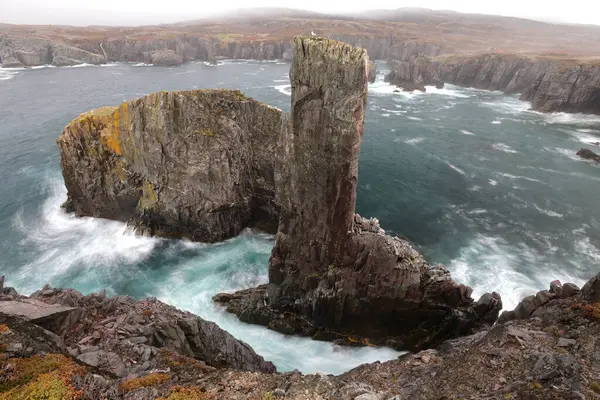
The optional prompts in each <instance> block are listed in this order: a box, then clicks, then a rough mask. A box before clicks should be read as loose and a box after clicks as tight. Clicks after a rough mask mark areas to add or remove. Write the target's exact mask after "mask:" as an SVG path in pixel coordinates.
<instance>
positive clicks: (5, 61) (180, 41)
mask: <svg viewBox="0 0 600 400" xmlns="http://www.w3.org/2000/svg"><path fill="white" fill-rule="evenodd" d="M238 36H241V35H236V34H231V35H222V36H221V37H219V36H216V37H211V36H208V37H206V36H199V35H190V34H169V35H166V34H165V35H163V34H161V33H160V32H158V33H154V34H150V35H134V36H132V37H126V38H122V37H114V38H109V39H81V40H77V41H76V42H73V43H70V42H69V41H68V40H67V41H60V40H51V39H43V38H27V37H25V38H24V37H22V36H8V35H7V36H5V37H0V64H2V65H3V66H4V67H10V66H13V67H14V66H18V67H22V66H36V65H45V64H53V65H56V66H63V65H74V64H81V63H89V64H101V63H106V62H109V61H124V62H145V63H153V61H157V62H156V65H178V64H181V63H183V62H185V61H189V60H204V61H209V62H212V61H214V60H215V57H223V58H233V59H254V60H274V59H283V60H291V58H292V41H291V40H288V39H279V40H278V39H272V40H271V39H261V40H247V39H244V38H242V37H238ZM286 36H288V37H289V35H286ZM327 36H328V37H331V38H334V39H339V40H343V41H346V42H347V43H349V44H352V45H354V46H358V47H363V48H365V49H366V50H367V51H368V52H369V54H371V56H372V58H373V59H396V60H408V59H410V58H411V57H415V56H429V57H435V56H437V55H439V54H441V52H442V47H441V46H440V45H438V44H434V43H428V42H425V41H414V40H410V41H405V40H401V39H398V38H394V37H392V36H371V35H339V34H335V33H333V32H331V33H328V34H327ZM167 55H168V57H167ZM166 57H167V58H168V59H169V60H170V61H169V62H168V63H166V64H165V63H162V62H161V61H162V60H163V59H165V58H166ZM54 59H56V61H54Z"/></svg>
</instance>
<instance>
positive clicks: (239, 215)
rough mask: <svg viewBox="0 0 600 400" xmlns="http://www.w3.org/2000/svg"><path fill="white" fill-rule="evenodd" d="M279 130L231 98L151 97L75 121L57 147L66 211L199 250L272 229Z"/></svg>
mask: <svg viewBox="0 0 600 400" xmlns="http://www.w3.org/2000/svg"><path fill="white" fill-rule="evenodd" d="M280 128H281V111H279V110H278V109H276V108H274V107H270V106H267V105H265V104H263V103H260V102H258V101H256V100H252V99H249V98H247V97H245V96H244V95H242V94H241V93H240V92H239V91H234V90H194V91H181V92H169V93H168V92H158V93H154V94H151V95H149V96H146V97H144V98H141V99H138V100H134V101H130V102H125V103H123V104H121V105H120V106H119V107H104V108H101V109H97V110H94V111H91V112H88V113H85V114H82V115H80V116H79V117H78V118H76V119H75V120H74V121H73V122H71V123H70V124H69V125H68V126H67V127H66V128H65V129H64V131H63V133H62V135H61V136H60V138H59V139H58V141H57V142H58V146H59V149H60V154H61V167H62V172H63V177H64V179H65V185H66V187H67V192H68V199H67V202H66V203H65V207H66V208H67V210H68V211H74V212H75V213H77V214H78V215H80V216H94V217H102V218H109V219H115V220H120V221H127V222H128V223H129V225H130V226H131V227H133V228H134V229H135V230H136V231H137V232H138V233H141V234H147V235H157V236H165V237H186V238H189V239H193V240H199V241H205V242H215V241H220V240H224V239H227V238H229V237H231V236H235V235H237V234H238V233H240V232H241V230H242V229H244V228H245V227H247V226H249V225H255V226H258V227H260V228H263V229H265V230H268V231H269V230H274V227H275V226H276V220H277V208H276V206H275V204H274V202H273V199H274V171H273V170H274V163H275V160H274V158H273V152H274V147H275V143H276V140H277V137H278V136H279V131H280Z"/></svg>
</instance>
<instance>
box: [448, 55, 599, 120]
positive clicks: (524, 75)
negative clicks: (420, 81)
mask: <svg viewBox="0 0 600 400" xmlns="http://www.w3.org/2000/svg"><path fill="white" fill-rule="evenodd" d="M438 70H439V75H440V77H441V79H442V80H443V81H444V82H447V83H452V84H455V85H459V86H467V87H474V88H478V89H486V90H500V91H503V92H505V93H509V94H513V93H521V97H520V98H521V100H524V101H530V102H531V106H532V108H533V109H534V110H538V111H542V112H557V111H561V112H580V113H594V114H598V113H600V66H599V65H596V64H587V63H578V62H576V61H568V60H565V61H563V60H560V59H558V60H553V59H547V58H540V59H535V58H529V57H524V56H518V55H503V54H483V55H479V56H474V57H452V56H450V57H445V58H443V59H442V60H441V61H439V62H438Z"/></svg>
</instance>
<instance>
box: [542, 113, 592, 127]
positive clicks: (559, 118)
mask: <svg viewBox="0 0 600 400" xmlns="http://www.w3.org/2000/svg"><path fill="white" fill-rule="evenodd" d="M538 114H539V115H541V116H542V117H543V118H544V120H545V121H546V122H547V123H549V124H564V125H597V124H600V116H598V115H592V114H574V113H552V114H545V113H538Z"/></svg>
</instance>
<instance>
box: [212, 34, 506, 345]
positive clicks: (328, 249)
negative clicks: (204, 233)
mask: <svg viewBox="0 0 600 400" xmlns="http://www.w3.org/2000/svg"><path fill="white" fill-rule="evenodd" d="M367 65H368V57H367V55H366V52H365V51H364V50H362V49H358V48H353V47H351V46H349V45H347V44H344V43H341V42H336V41H331V40H328V39H319V38H298V39H296V42H295V46H294V57H293V63H292V66H291V69H290V80H291V84H292V105H291V110H290V112H289V113H288V114H287V115H286V120H285V122H284V125H283V130H282V134H281V138H280V143H279V148H278V160H279V161H278V163H277V165H276V169H275V182H276V183H275V194H276V202H277V204H278V206H279V207H280V214H279V216H280V222H279V229H278V232H277V236H276V240H275V247H274V248H273V251H272V255H271V258H270V262H269V284H268V285H267V286H266V287H260V288H258V289H256V290H249V291H243V292H241V293H238V294H234V295H227V294H226V295H221V296H217V297H216V298H215V299H216V300H217V301H220V302H224V303H228V309H229V311H232V312H235V313H236V314H238V316H239V317H240V318H241V319H242V320H243V321H246V322H251V323H258V324H263V325H267V326H268V327H269V328H271V329H275V330H278V331H281V332H285V333H296V334H302V335H310V336H313V337H314V338H318V339H329V340H331V339H343V340H345V341H346V342H348V341H352V340H354V341H359V342H363V343H366V341H371V342H375V343H385V344H387V345H390V346H394V347H396V348H404V349H406V348H410V349H414V348H422V347H427V346H431V345H434V344H436V343H439V342H440V341H442V340H444V339H446V338H448V337H452V336H455V335H460V334H464V333H466V332H470V331H471V330H473V329H475V328H477V327H479V326H481V325H482V324H484V323H486V322H493V321H494V320H495V318H496V317H497V314H498V311H499V310H500V308H501V301H500V298H499V296H498V295H497V294H487V295H485V296H483V297H482V299H481V300H480V301H479V302H478V303H476V302H474V301H473V299H471V297H470V294H471V289H470V288H468V287H465V286H463V285H458V284H457V283H456V282H454V281H453V280H452V279H451V278H450V274H449V273H448V271H446V270H445V269H444V268H443V267H432V266H429V265H428V264H427V263H426V262H425V260H424V259H423V257H422V256H421V255H420V254H419V253H418V252H417V251H416V250H414V249H413V248H412V247H411V245H410V244H409V243H407V242H406V241H403V240H401V239H399V238H396V237H391V236H387V235H385V233H384V231H383V230H382V229H381V228H380V227H379V223H378V222H377V221H376V220H367V219H364V218H362V217H360V216H359V215H357V214H355V203H356V185H357V177H358V156H359V152H360V144H361V140H362V135H363V129H364V118H365V107H366V102H367V72H368V71H367ZM357 337H358V338H359V339H356V338H357Z"/></svg>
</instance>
